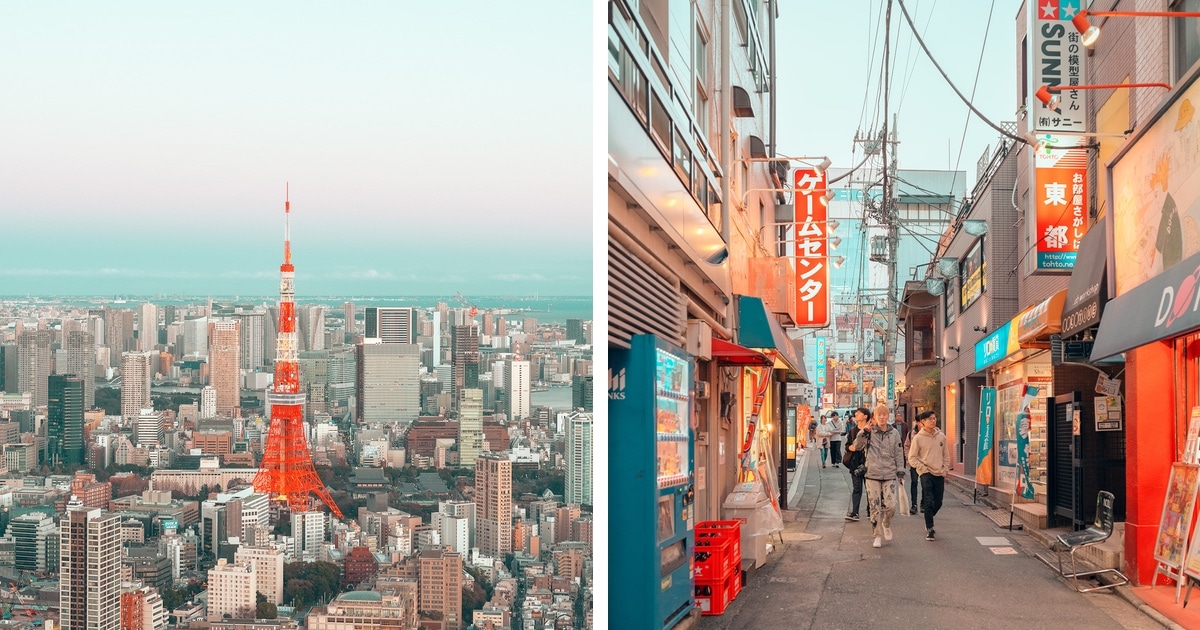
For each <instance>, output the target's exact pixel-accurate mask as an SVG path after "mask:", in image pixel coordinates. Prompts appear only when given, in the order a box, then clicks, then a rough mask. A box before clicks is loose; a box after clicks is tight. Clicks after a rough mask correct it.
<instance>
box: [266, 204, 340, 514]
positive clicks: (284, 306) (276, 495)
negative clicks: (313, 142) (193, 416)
mask: <svg viewBox="0 0 1200 630" xmlns="http://www.w3.org/2000/svg"><path fill="white" fill-rule="evenodd" d="M283 212H284V223H283V226H284V227H283V264H282V265H280V266H279V276H280V278H279V327H278V330H279V336H278V340H277V341H276V343H275V383H274V385H273V386H272V387H271V391H270V392H268V393H267V402H268V403H270V407H271V428H270V430H269V431H268V432H267V443H266V447H265V449H264V451H263V459H262V464H261V466H260V467H259V470H258V474H257V475H255V476H254V491H255V492H262V493H265V494H268V495H270V497H271V500H272V501H284V502H286V503H287V504H288V507H289V509H291V511H293V512H307V511H308V510H309V498H308V495H309V493H310V492H311V493H313V494H315V495H317V498H319V499H320V500H321V501H322V502H324V503H325V505H326V506H328V507H329V509H330V510H331V511H332V512H333V513H334V514H336V515H337V517H338V518H341V517H342V512H341V510H339V509H338V507H337V504H336V503H334V502H333V498H332V497H330V496H329V491H327V490H326V489H325V484H324V483H322V482H321V478H320V477H318V476H317V471H316V469H314V468H313V463H312V455H311V454H310V453H309V452H308V442H307V441H305V439H304V393H303V392H301V391H300V364H299V361H298V360H297V348H298V345H297V338H296V302H295V301H294V298H295V294H296V289H295V275H296V268H295V267H293V266H292V226H291V218H292V202H291V201H290V200H287V197H286V196H285V201H284V206H283Z"/></svg>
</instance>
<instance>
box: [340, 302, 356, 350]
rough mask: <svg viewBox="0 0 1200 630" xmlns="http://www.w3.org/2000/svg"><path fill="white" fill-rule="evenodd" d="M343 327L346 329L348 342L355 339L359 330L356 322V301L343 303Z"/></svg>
mask: <svg viewBox="0 0 1200 630" xmlns="http://www.w3.org/2000/svg"><path fill="white" fill-rule="evenodd" d="M342 322H343V324H342V328H344V329H345V330H346V341H345V342H346V343H352V342H353V341H354V334H355V333H356V332H357V331H358V326H357V324H355V322H354V302H346V303H344V304H342Z"/></svg>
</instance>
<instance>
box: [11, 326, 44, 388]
mask: <svg viewBox="0 0 1200 630" xmlns="http://www.w3.org/2000/svg"><path fill="white" fill-rule="evenodd" d="M51 341H52V336H51V334H50V331H49V330H27V331H25V332H22V333H21V334H19V335H17V389H16V390H15V391H14V393H20V392H29V393H30V394H32V398H31V400H32V402H33V405H34V406H35V407H40V406H42V405H44V404H46V384H47V379H49V378H50V366H51V361H50V360H51V358H52V356H53V353H52V352H51V351H50V343H51Z"/></svg>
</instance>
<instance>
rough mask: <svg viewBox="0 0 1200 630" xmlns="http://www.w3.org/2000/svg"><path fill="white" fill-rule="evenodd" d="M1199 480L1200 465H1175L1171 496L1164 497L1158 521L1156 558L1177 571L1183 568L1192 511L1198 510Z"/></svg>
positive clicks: (1155, 546)
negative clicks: (1197, 493) (1160, 516)
mask: <svg viewBox="0 0 1200 630" xmlns="http://www.w3.org/2000/svg"><path fill="white" fill-rule="evenodd" d="M1198 478H1200V466H1196V465H1194V464H1184V463H1181V462H1175V463H1174V464H1171V478H1170V481H1168V482H1167V495H1166V497H1164V498H1163V511H1162V518H1160V519H1159V521H1158V536H1157V537H1156V538H1155V543H1154V559H1155V560H1158V561H1159V562H1161V563H1163V564H1164V565H1166V566H1167V567H1170V568H1172V569H1175V570H1176V571H1178V570H1180V569H1181V568H1182V567H1183V554H1184V550H1185V549H1186V548H1187V541H1188V533H1189V531H1188V530H1189V529H1190V528H1191V523H1192V511H1193V510H1194V509H1195V507H1196V481H1197V479H1198Z"/></svg>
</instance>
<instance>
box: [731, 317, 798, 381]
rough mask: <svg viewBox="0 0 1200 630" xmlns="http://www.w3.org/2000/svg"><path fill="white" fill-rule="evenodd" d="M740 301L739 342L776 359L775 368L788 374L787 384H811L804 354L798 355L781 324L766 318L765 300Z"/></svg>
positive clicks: (771, 318)
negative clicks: (791, 382) (792, 382)
mask: <svg viewBox="0 0 1200 630" xmlns="http://www.w3.org/2000/svg"><path fill="white" fill-rule="evenodd" d="M734 299H736V300H737V315H738V318H737V341H738V343H739V344H741V345H743V346H745V347H747V348H754V349H757V350H768V351H770V352H764V353H763V354H766V355H768V356H771V357H772V358H774V359H775V360H776V361H775V367H777V368H780V369H786V370H787V371H788V375H787V380H789V381H794V382H799V383H808V382H810V381H809V380H808V374H807V373H806V372H805V371H804V362H803V361H802V360H801V355H802V353H800V352H797V351H796V346H795V344H794V343H793V342H792V340H791V339H790V338H789V337H788V336H787V334H786V333H784V332H783V326H781V325H780V324H779V320H777V319H775V318H774V317H772V316H770V315H768V314H767V308H766V306H764V305H763V301H762V298H757V297H752V296H749V295H735V296H734Z"/></svg>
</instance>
